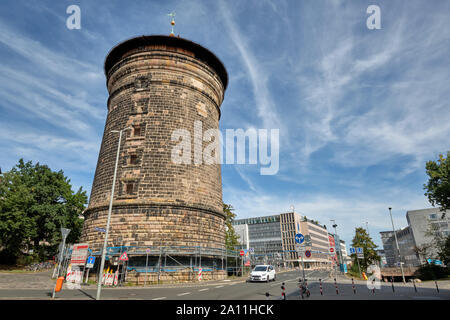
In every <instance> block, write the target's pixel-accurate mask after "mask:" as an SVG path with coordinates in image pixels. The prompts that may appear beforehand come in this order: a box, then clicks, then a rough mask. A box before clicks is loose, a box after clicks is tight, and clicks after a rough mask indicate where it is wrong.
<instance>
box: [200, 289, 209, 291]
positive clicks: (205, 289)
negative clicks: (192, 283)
mask: <svg viewBox="0 0 450 320" xmlns="http://www.w3.org/2000/svg"><path fill="white" fill-rule="evenodd" d="M206 290H209V289H200V290H198V291H206Z"/></svg>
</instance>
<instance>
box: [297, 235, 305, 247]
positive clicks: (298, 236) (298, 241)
mask: <svg viewBox="0 0 450 320" xmlns="http://www.w3.org/2000/svg"><path fill="white" fill-rule="evenodd" d="M304 241H305V237H304V236H303V235H302V234H301V233H297V234H296V235H295V242H297V243H299V244H302V243H303V242H304Z"/></svg>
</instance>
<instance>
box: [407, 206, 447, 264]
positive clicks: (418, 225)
mask: <svg viewBox="0 0 450 320" xmlns="http://www.w3.org/2000/svg"><path fill="white" fill-rule="evenodd" d="M406 220H407V221H408V225H409V226H410V228H411V233H412V236H413V239H414V245H415V246H416V247H418V248H423V247H424V246H427V245H430V244H432V245H431V246H430V248H429V250H427V252H426V256H423V255H422V254H420V255H419V260H420V262H421V263H425V261H426V260H427V259H438V254H437V248H436V245H435V243H436V237H437V238H442V239H443V238H446V237H448V236H449V235H450V217H449V213H447V214H446V215H445V217H444V218H442V211H440V208H430V209H421V210H410V211H408V212H406Z"/></svg>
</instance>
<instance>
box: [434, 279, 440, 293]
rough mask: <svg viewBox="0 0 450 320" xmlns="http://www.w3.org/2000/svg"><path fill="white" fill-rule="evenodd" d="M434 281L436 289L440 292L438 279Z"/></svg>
mask: <svg viewBox="0 0 450 320" xmlns="http://www.w3.org/2000/svg"><path fill="white" fill-rule="evenodd" d="M434 283H435V284H436V290H437V292H438V293H439V287H438V285H437V281H436V280H435V281H434Z"/></svg>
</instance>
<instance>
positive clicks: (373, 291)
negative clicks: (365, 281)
mask: <svg viewBox="0 0 450 320" xmlns="http://www.w3.org/2000/svg"><path fill="white" fill-rule="evenodd" d="M374 283H375V279H373V280H372V294H375V285H374Z"/></svg>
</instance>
